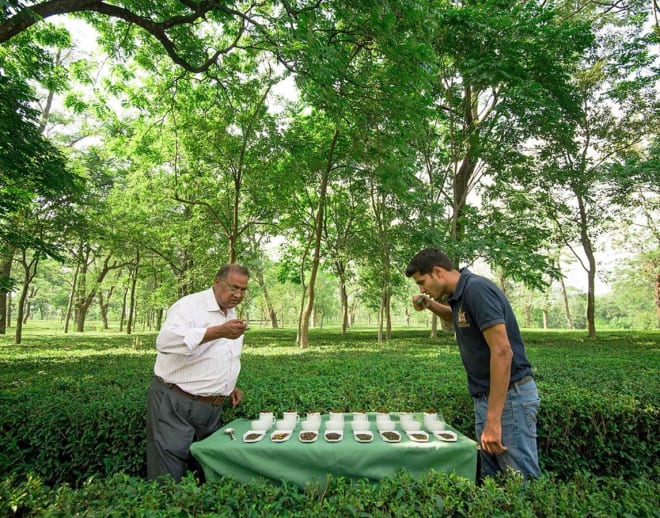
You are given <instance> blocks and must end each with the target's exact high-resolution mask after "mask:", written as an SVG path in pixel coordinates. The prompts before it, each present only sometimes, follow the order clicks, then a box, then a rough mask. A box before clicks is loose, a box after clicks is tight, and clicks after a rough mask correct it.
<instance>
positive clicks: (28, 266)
mask: <svg viewBox="0 0 660 518" xmlns="http://www.w3.org/2000/svg"><path fill="white" fill-rule="evenodd" d="M21 254H22V257H21V264H22V265H23V289H22V290H21V295H20V297H19V299H18V308H17V311H18V315H17V316H16V335H15V336H16V338H15V343H16V345H19V344H20V343H21V341H22V339H23V317H24V312H25V303H26V301H27V300H28V293H29V290H30V283H31V282H32V280H33V279H34V276H35V275H36V274H37V266H38V264H39V256H38V255H35V256H34V257H33V258H32V260H31V261H29V262H28V260H27V256H26V250H22V251H21Z"/></svg>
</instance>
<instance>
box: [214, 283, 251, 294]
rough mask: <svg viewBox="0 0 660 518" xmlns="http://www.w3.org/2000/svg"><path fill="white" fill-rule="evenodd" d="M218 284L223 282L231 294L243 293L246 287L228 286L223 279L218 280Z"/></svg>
mask: <svg viewBox="0 0 660 518" xmlns="http://www.w3.org/2000/svg"><path fill="white" fill-rule="evenodd" d="M220 284H224V285H225V288H227V291H228V292H229V293H231V294H232V295H245V293H246V292H247V290H248V289H247V288H239V287H238V286H230V285H229V284H227V283H226V282H225V281H220Z"/></svg>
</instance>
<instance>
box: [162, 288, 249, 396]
mask: <svg viewBox="0 0 660 518" xmlns="http://www.w3.org/2000/svg"><path fill="white" fill-rule="evenodd" d="M235 318H236V312H235V310H234V309H233V308H231V309H229V310H227V315H226V316H225V315H224V314H223V313H222V312H221V311H220V308H219V307H218V303H217V301H216V300H215V295H214V293H213V288H209V289H208V290H205V291H201V292H198V293H193V294H192V295H187V296H185V297H183V298H181V299H179V300H178V301H176V302H175V303H174V304H173V305H172V306H171V307H170V308H169V309H168V311H167V317H166V319H165V323H164V324H163V327H162V328H161V330H160V333H159V334H158V338H157V339H156V348H157V349H158V354H157V355H156V365H155V366H154V374H155V375H156V376H160V377H161V378H162V379H163V380H164V381H165V382H166V383H175V384H176V385H178V386H179V387H181V388H182V389H183V390H185V391H186V392H190V393H191V394H195V395H197V396H214V395H223V396H227V395H229V394H231V392H232V390H234V387H235V386H236V380H237V379H238V374H239V372H240V371H241V351H242V349H243V336H241V337H239V338H236V339H230V338H219V339H217V340H210V341H208V342H205V343H203V344H201V345H200V342H201V341H202V339H203V338H204V334H205V333H206V328H208V327H212V326H217V325H220V324H224V323H225V322H227V321H228V320H232V319H235Z"/></svg>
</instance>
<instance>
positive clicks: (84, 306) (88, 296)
mask: <svg viewBox="0 0 660 518" xmlns="http://www.w3.org/2000/svg"><path fill="white" fill-rule="evenodd" d="M111 257H112V254H109V255H108V256H107V257H106V258H105V259H104V261H103V265H102V267H101V269H100V271H99V273H98V274H97V276H96V279H95V281H94V284H93V285H92V287H91V288H90V289H89V293H86V291H87V287H86V277H87V262H86V261H85V263H84V264H83V267H84V271H83V272H82V275H80V282H79V283H78V290H77V296H76V308H75V309H76V312H75V321H76V331H77V332H79V333H82V332H83V331H84V329H85V318H86V317H87V311H88V310H89V307H90V305H91V304H92V301H93V300H94V298H95V297H96V293H97V292H98V290H99V288H100V287H101V283H102V282H103V279H105V276H106V275H107V274H108V272H109V271H110V270H112V269H114V268H118V267H119V266H120V265H118V264H117V263H113V264H112V265H110V258H111Z"/></svg>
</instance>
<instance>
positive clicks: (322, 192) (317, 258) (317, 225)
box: [300, 128, 339, 349]
mask: <svg viewBox="0 0 660 518" xmlns="http://www.w3.org/2000/svg"><path fill="white" fill-rule="evenodd" d="M338 138H339V128H335V132H334V135H333V136H332V142H331V143H330V150H329V152H328V160H327V163H326V166H325V169H324V170H323V174H322V176H321V184H320V186H319V206H318V209H317V211H316V217H315V218H314V253H313V255H312V268H311V271H310V274H309V284H308V286H307V293H308V297H307V307H306V308H305V311H304V312H303V315H302V325H301V327H300V347H302V348H303V349H306V348H307V347H309V320H310V318H311V315H312V310H313V309H314V285H315V283H316V276H317V274H318V270H319V264H320V262H321V237H322V235H323V217H324V209H325V201H326V196H327V193H328V184H329V182H330V172H331V171H332V162H333V160H334V152H335V147H336V146H337V139H338Z"/></svg>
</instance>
